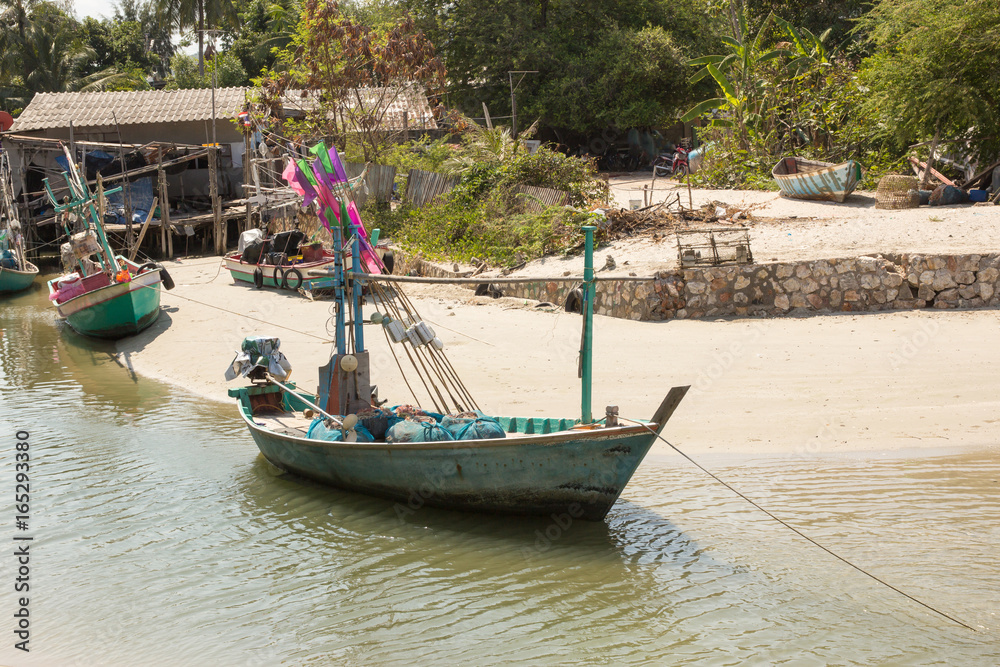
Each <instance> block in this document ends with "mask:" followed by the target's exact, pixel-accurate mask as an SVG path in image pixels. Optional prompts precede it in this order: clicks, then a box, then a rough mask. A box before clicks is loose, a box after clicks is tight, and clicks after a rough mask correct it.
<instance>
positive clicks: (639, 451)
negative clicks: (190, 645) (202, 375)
mask: <svg viewBox="0 0 1000 667" xmlns="http://www.w3.org/2000/svg"><path fill="white" fill-rule="evenodd" d="M286 387H289V388H291V385H286ZM686 391H687V388H686V387H684V388H677V389H674V390H673V391H672V392H671V393H670V394H668V396H667V399H665V400H664V403H663V405H662V406H661V408H660V410H659V411H658V412H657V414H656V415H655V416H654V417H653V419H652V420H650V421H648V422H642V423H639V424H629V425H618V426H605V425H603V424H600V423H591V424H583V423H581V421H580V420H579V419H542V418H530V417H528V418H516V417H499V418H497V421H499V422H500V424H501V425H502V426H503V428H504V430H505V431H506V433H507V437H506V438H503V439H490V440H455V441H449V442H420V443H392V444H387V443H385V442H372V443H361V442H327V441H322V440H316V439H311V438H309V437H307V433H308V429H309V426H310V424H311V422H312V420H311V419H308V418H305V417H302V410H305V409H308V408H307V404H306V403H305V402H304V401H309V402H310V403H311V402H313V401H315V400H316V398H315V397H314V396H313V395H311V394H308V393H305V392H295V391H287V390H286V389H284V388H282V387H279V386H277V385H275V384H270V385H262V386H257V387H240V388H238V389H231V390H230V391H229V394H230V396H233V397H235V398H237V399H238V401H239V408H240V415H241V416H242V418H243V421H244V423H245V424H246V425H247V428H249V429H250V434H251V436H252V437H253V440H254V442H255V443H256V444H257V447H258V448H259V449H260V451H261V453H262V454H263V455H264V457H265V458H267V460H268V461H269V462H270V463H271V464H272V465H274V466H276V467H278V468H280V469H282V470H285V471H288V472H292V473H295V474H297V475H300V476H302V477H306V478H309V479H313V480H316V481H318V482H322V483H324V484H329V485H331V486H335V487H338V488H342V489H348V490H351V491H356V492H360V493H366V494H369V495H374V496H381V497H384V498H389V499H393V500H397V501H400V502H402V503H405V504H406V508H408V509H417V508H419V507H421V506H423V505H425V504H426V505H429V506H432V507H442V508H446V509H454V510H465V511H474V512H485V513H506V514H540V515H544V516H549V515H551V514H569V515H570V516H571V517H573V518H581V519H586V520H588V521H601V520H602V519H604V517H605V516H606V515H607V513H608V511H609V510H610V509H611V506H612V505H614V503H615V501H616V500H617V499H618V497H619V496H620V495H621V493H622V491H623V490H624V488H625V485H626V484H628V482H629V480H630V479H631V478H632V475H633V473H634V472H635V471H636V469H637V468H638V467H639V464H640V463H641V462H642V460H643V457H645V455H646V453H647V452H648V451H649V449H650V447H651V446H652V445H653V442H654V441H655V440H656V437H657V435H658V434H659V433H660V431H661V430H662V429H663V426H664V425H665V424H666V421H667V420H668V419H669V418H670V415H671V414H672V412H673V410H674V409H675V408H676V407H677V405H678V403H679V402H680V400H681V398H683V396H684V393H685V392H686ZM269 399H270V400H269ZM303 399H304V400H303ZM277 400H280V405H279V404H277V403H276V402H274V401H277ZM262 405H266V406H274V407H276V408H278V409H276V410H265V411H263V412H257V413H256V414H255V408H256V409H257V410H260V406H262ZM403 511H406V510H403Z"/></svg>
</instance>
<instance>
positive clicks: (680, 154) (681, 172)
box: [671, 146, 691, 178]
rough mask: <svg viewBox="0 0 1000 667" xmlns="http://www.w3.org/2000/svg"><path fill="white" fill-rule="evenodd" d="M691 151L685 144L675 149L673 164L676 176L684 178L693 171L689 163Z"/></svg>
mask: <svg viewBox="0 0 1000 667" xmlns="http://www.w3.org/2000/svg"><path fill="white" fill-rule="evenodd" d="M690 152H691V151H690V150H688V149H687V148H684V147H683V146H678V147H677V150H676V151H674V160H673V164H672V165H671V166H672V168H673V172H674V175H675V176H678V177H679V178H684V177H685V176H687V175H688V172H690V171H691V166H690V164H689V163H688V153H690Z"/></svg>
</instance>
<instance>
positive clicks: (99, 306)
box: [48, 256, 163, 339]
mask: <svg viewBox="0 0 1000 667" xmlns="http://www.w3.org/2000/svg"><path fill="white" fill-rule="evenodd" d="M117 259H118V261H119V263H120V265H121V266H124V267H127V268H126V270H127V271H128V272H129V276H130V279H129V280H127V281H125V282H116V283H112V282H110V280H108V281H107V282H105V281H104V280H101V281H99V282H101V283H103V284H102V286H101V287H97V288H96V289H92V290H90V291H86V292H84V293H82V294H80V295H79V296H75V297H73V298H70V299H67V300H65V301H61V302H60V301H59V300H58V296H57V294H58V288H57V285H58V284H59V279H55V280H50V281H49V283H48V287H49V294H50V298H52V304H53V305H54V306H55V307H56V311H57V312H58V313H59V316H60V317H62V318H64V319H65V320H66V323H67V324H68V325H69V326H70V327H72V328H73V330H74V331H76V332H77V333H80V334H83V335H84V336H93V337H95V338H112V339H114V338H124V337H126V336H134V335H135V334H137V333H139V332H140V331H142V330H143V329H146V328H147V327H149V326H150V325H151V324H153V322H155V321H156V318H157V317H158V316H159V314H160V285H161V284H162V282H163V278H162V276H161V275H160V272H161V271H162V270H163V269H162V268H161V267H158V266H155V265H152V266H151V265H144V266H139V265H137V264H135V263H134V262H129V261H128V260H127V259H125V258H124V257H121V256H119V257H118V258H117ZM98 275H100V276H103V275H104V274H103V273H102V274H98Z"/></svg>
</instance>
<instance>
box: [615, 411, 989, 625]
mask: <svg viewBox="0 0 1000 667" xmlns="http://www.w3.org/2000/svg"><path fill="white" fill-rule="evenodd" d="M618 419H621V420H623V421H627V422H632V423H633V424H639V425H640V426H643V427H645V428H646V429H647V430H648V431H649V432H650V433H652V434H653V435H655V436H656V437H657V438H659V439H660V440H662V441H663V442H665V443H667V444H668V445H669V446H670V448H671V449H673V450H674V451H675V452H677V453H678V454H680V455H681V456H683V457H684V458H686V459H687V460H688V461H690V462H691V463H692V464H694V465H695V467H697V468H698V469H699V470H701V471H702V472H703V473H705V474H706V475H708V476H709V477H711V478H712V479H714V480H715V481H716V482H718V483H719V484H721V485H722V486H724V487H726V488H727V489H729V490H730V491H732V492H733V493H735V494H736V495H737V496H739V497H740V498H742V499H743V500H745V501H747V502H748V503H750V504H751V505H753V506H754V507H756V508H757V509H758V510H760V511H761V512H763V513H764V514H766V515H767V516H769V517H771V518H772V519H774V520H775V521H777V522H778V523H780V524H781V525H782V526H784V527H785V528H787V529H788V530H790V531H792V532H793V533H795V534H796V535H798V536H799V537H801V538H802V539H804V540H806V541H807V542H809V543H810V544H812V545H813V546H817V547H819V548H820V549H822V550H823V551H825V552H826V553H828V554H830V555H831V556H833V557H834V558H836V559H837V560H839V561H841V562H843V563H846V564H847V565H850V566H851V567H852V568H854V569H855V570H857V571H858V572H860V573H861V574H863V575H865V576H867V577H870V578H872V579H874V580H875V581H877V582H878V583H880V584H882V585H883V586H885V587H886V588H889V589H891V590H893V591H896V592H897V593H899V594H900V595H902V596H903V597H905V598H907V599H909V600H912V601H913V602H916V603H917V604H919V605H920V606H922V607H924V608H926V609H929V610H931V611H932V612H934V613H935V614H938V615H939V616H943V617H944V618H946V619H948V620H949V621H951V622H952V623H957V624H958V625H961V626H962V627H963V628H967V629H969V630H972V631H973V632H977V630H976V629H975V628H974V627H972V626H971V625H969V624H968V623H965V622H963V621H960V620H958V619H957V618H955V617H954V616H949V615H948V614H946V613H945V612H943V611H941V610H940V609H935V608H934V607H932V606H931V605H929V604H927V603H926V602H924V601H923V600H920V599H918V598H916V597H914V596H912V595H910V594H909V593H907V592H906V591H903V590H900V589H898V588H896V587H895V586H893V585H892V584H890V583H888V582H886V581H885V580H883V579H880V578H878V577H877V576H875V575H874V574H872V573H871V572H868V571H867V570H864V569H862V568H861V567H860V566H858V565H855V564H854V563H852V562H851V561H849V560H847V559H846V558H844V557H843V556H841V555H839V554H837V553H835V552H834V551H832V550H831V549H829V548H827V547H825V546H823V545H822V544H820V543H819V542H817V541H816V540H814V539H813V538H811V537H809V536H808V535H806V534H805V533H803V532H802V531H801V530H799V529H798V528H796V527H795V526H793V525H791V524H789V523H788V522H787V521H784V520H783V519H780V518H778V517H777V516H775V515H774V514H773V513H771V512H770V511H768V510H767V509H765V508H764V507H762V506H761V505H759V504H757V503H756V502H755V501H753V500H752V499H750V498H748V497H747V496H745V495H744V494H742V493H740V492H739V491H737V490H736V489H735V488H734V487H733V486H731V485H730V484H728V483H726V482H725V481H723V480H722V479H721V478H719V477H718V476H717V475H715V474H714V473H712V472H711V471H710V470H708V469H707V468H705V467H704V466H703V465H701V464H700V463H698V462H697V461H695V460H694V459H692V458H691V457H690V456H688V455H687V454H685V453H684V452H682V451H681V450H680V449H678V448H677V446H676V445H674V444H673V443H672V442H670V441H669V440H667V439H666V438H664V437H663V436H662V435H660V434H659V433H657V432H656V431H654V430H653V429H652V428H650V426H649V424H647V423H646V422H642V421H638V420H635V419H629V418H628V417H618Z"/></svg>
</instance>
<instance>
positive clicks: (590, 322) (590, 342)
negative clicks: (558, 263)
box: [580, 225, 597, 424]
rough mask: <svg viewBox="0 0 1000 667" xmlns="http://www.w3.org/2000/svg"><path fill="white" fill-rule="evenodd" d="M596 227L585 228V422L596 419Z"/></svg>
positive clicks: (583, 419)
mask: <svg viewBox="0 0 1000 667" xmlns="http://www.w3.org/2000/svg"><path fill="white" fill-rule="evenodd" d="M596 229H597V227H594V226H592V225H587V226H586V227H584V228H583V233H584V236H585V238H586V249H585V251H584V256H583V347H582V349H581V350H580V359H581V364H580V368H581V372H580V376H581V378H582V394H583V395H582V401H581V403H582V408H583V409H582V410H581V412H582V415H581V419H580V421H581V422H582V423H584V424H589V423H591V422H592V421H594V418H593V414H592V412H591V405H590V402H591V396H590V392H591V383H592V381H593V362H594V359H593V356H594V292H595V289H594V287H595V281H594V231H595V230H596Z"/></svg>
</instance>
